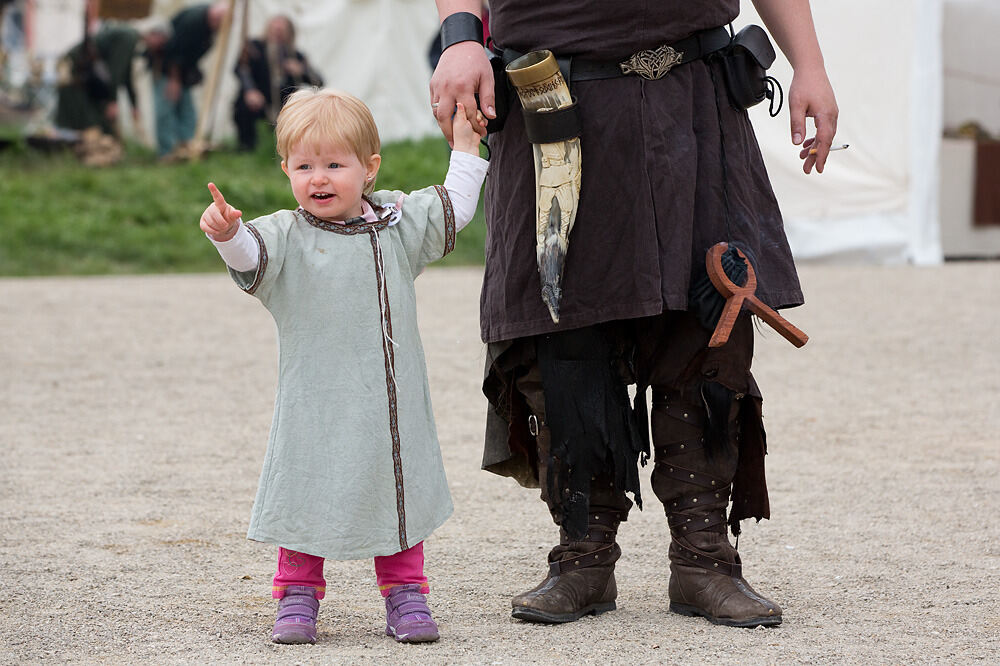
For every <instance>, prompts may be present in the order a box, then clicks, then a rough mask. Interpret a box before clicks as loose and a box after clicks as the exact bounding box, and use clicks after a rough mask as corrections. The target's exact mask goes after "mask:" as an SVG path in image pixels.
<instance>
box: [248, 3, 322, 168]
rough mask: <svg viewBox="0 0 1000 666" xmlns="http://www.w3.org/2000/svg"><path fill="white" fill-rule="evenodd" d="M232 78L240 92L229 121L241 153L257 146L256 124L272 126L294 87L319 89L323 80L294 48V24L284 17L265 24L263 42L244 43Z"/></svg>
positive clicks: (253, 40) (259, 40) (254, 40)
mask: <svg viewBox="0 0 1000 666" xmlns="http://www.w3.org/2000/svg"><path fill="white" fill-rule="evenodd" d="M236 76H237V77H239V80H240V92H239V94H238V95H237V97H236V102H235V104H234V109H233V120H234V121H235V122H236V131H237V134H238V136H239V142H240V148H241V149H242V150H253V149H254V148H256V147H257V123H258V122H259V121H261V120H264V119H266V120H267V122H268V123H271V124H273V123H274V119H275V118H277V116H278V111H280V110H281V107H282V106H284V104H285V100H287V99H288V96H289V95H291V94H292V93H293V92H294V91H295V89H296V88H299V87H302V86H317V87H319V86H322V85H323V78H322V77H321V76H320V75H319V74H318V73H317V72H316V70H315V69H313V67H312V66H311V65H310V64H309V62H308V61H307V60H306V57H305V55H303V54H302V53H301V52H299V51H297V50H296V49H295V25H294V24H293V23H292V20H291V19H290V18H288V17H287V16H280V15H279V16H273V17H271V19H270V20H268V22H267V29H266V31H265V34H264V39H251V40H248V41H247V42H246V44H245V45H244V47H243V52H242V54H241V55H240V59H239V62H238V63H237V65H236Z"/></svg>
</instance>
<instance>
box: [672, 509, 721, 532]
mask: <svg viewBox="0 0 1000 666" xmlns="http://www.w3.org/2000/svg"><path fill="white" fill-rule="evenodd" d="M667 525H668V526H669V527H670V533H671V534H672V535H673V536H675V537H682V536H685V535H688V534H691V533H693V532H704V531H706V530H711V531H713V532H720V533H722V534H725V533H726V512H725V511H724V510H720V511H712V512H710V513H705V514H702V515H698V516H693V515H690V514H684V513H677V514H675V513H672V514H670V515H669V516H668V517H667ZM713 528H714V529H713ZM720 528H721V529H720Z"/></svg>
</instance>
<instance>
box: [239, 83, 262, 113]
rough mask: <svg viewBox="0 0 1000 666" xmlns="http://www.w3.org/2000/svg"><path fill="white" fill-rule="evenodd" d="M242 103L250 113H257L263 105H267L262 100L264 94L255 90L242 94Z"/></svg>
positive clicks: (250, 89) (251, 89)
mask: <svg viewBox="0 0 1000 666" xmlns="http://www.w3.org/2000/svg"><path fill="white" fill-rule="evenodd" d="M243 103H244V104H246V105H247V108H248V109H250V110H251V111H259V110H260V109H263V108H264V104H266V103H267V100H266V99H264V93H262V92H261V91H259V90H257V89H256V88H249V89H248V90H247V91H246V92H245V93H243Z"/></svg>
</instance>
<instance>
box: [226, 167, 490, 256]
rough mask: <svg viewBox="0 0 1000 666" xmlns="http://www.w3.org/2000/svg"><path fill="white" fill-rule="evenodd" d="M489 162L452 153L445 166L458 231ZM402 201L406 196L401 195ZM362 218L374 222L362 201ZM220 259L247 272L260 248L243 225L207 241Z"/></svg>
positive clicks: (466, 220)
mask: <svg viewBox="0 0 1000 666" xmlns="http://www.w3.org/2000/svg"><path fill="white" fill-rule="evenodd" d="M488 166H489V162H487V161H486V160H484V159H482V158H481V157H479V156H478V155H470V154H469V153H463V152H461V151H452V153H451V160H450V161H449V164H448V174H447V175H446V176H445V179H444V187H445V189H446V190H448V196H449V197H450V198H451V202H452V205H453V207H454V211H455V230H456V232H457V231H461V230H462V229H463V228H464V227H465V226H466V225H468V224H469V222H470V221H471V220H472V217H473V216H474V215H475V214H476V206H477V205H478V203H479V190H480V188H481V187H482V185H483V179H485V178H486V168H487V167H488ZM404 197H405V195H404ZM361 207H362V217H364V218H365V219H368V220H374V219H375V212H374V211H373V210H372V208H371V206H369V205H368V202H366V201H362V202H361ZM209 240H211V241H212V243H213V244H214V245H215V247H216V249H217V250H218V251H219V255H221V256H222V260H223V261H225V262H226V265H227V266H229V267H230V268H232V269H233V270H236V271H249V270H252V269H254V268H256V267H257V262H258V260H259V259H260V248H259V247H258V245H257V241H256V239H255V238H254V237H253V235H252V234H251V233H250V231H249V230H247V228H246V226H244V224H243V222H242V221H240V226H239V228H238V229H237V230H236V234H235V235H233V237H232V238H230V239H229V240H227V241H221V242H220V241H216V240H213V239H212V238H211V237H209Z"/></svg>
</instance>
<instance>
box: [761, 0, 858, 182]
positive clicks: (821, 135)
mask: <svg viewBox="0 0 1000 666" xmlns="http://www.w3.org/2000/svg"><path fill="white" fill-rule="evenodd" d="M753 4H754V6H755V7H756V8H757V13H758V14H760V17H761V19H763V21H764V23H765V24H766V25H767V29H768V30H769V31H770V32H771V34H772V35H773V36H774V39H775V41H776V42H778V47H779V48H780V49H781V51H782V53H784V54H785V57H787V58H788V62H789V63H791V65H792V69H793V70H794V74H793V76H792V85H791V86H790V88H789V90H788V111H789V114H790V115H791V132H792V143H794V144H795V145H800V144H801V146H802V150H801V152H800V153H799V157H800V158H801V159H803V160H804V162H803V164H802V170H803V171H804V172H806V173H810V172H811V171H812V167H813V166H814V165H815V167H816V171H817V172H818V173H823V167H824V166H825V165H826V158H827V156H828V155H829V153H830V145H831V144H832V143H833V137H834V136H835V135H836V133H837V118H838V116H839V115H840V110H839V108H838V107H837V99H836V97H835V96H834V94H833V86H831V85H830V79H829V77H827V74H826V65H825V64H824V63H823V53H822V51H821V50H820V47H819V40H818V39H817V38H816V27H815V26H814V25H813V18H812V10H811V9H810V7H809V0H753ZM806 118H812V119H813V122H814V123H815V125H816V136H815V137H810V138H806ZM811 148H815V149H816V153H815V154H813V155H810V154H809V150H810V149H811Z"/></svg>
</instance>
